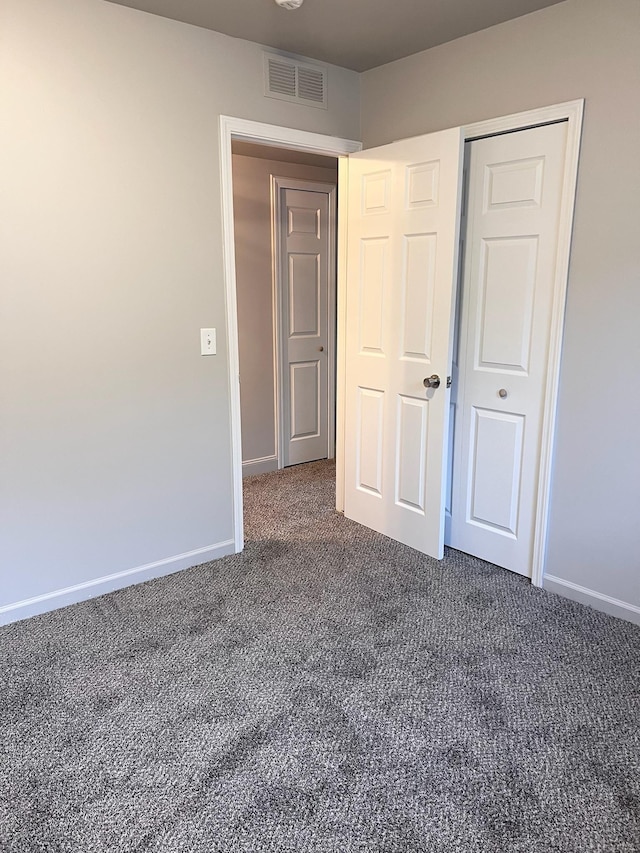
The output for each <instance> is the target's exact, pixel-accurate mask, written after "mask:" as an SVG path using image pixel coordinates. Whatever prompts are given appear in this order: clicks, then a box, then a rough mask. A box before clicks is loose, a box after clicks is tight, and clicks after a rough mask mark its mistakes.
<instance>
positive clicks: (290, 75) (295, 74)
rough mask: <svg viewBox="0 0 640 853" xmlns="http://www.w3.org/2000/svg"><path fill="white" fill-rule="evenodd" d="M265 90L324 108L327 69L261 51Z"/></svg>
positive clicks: (295, 101)
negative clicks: (262, 53)
mask: <svg viewBox="0 0 640 853" xmlns="http://www.w3.org/2000/svg"><path fill="white" fill-rule="evenodd" d="M264 93H265V95H266V96H267V97H268V98H278V99H279V100H281V101H292V102H293V103H296V104H306V106H308V107H320V108H321V109H325V110H326V108H327V69H326V68H323V67H322V66H320V65H307V64H305V63H302V62H298V60H297V59H290V58H289V57H288V56H279V55H277V54H273V53H265V54H264Z"/></svg>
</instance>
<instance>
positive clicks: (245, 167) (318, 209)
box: [232, 141, 337, 476]
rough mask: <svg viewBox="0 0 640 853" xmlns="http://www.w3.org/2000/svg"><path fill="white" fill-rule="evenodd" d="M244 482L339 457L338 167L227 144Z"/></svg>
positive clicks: (313, 157)
mask: <svg viewBox="0 0 640 853" xmlns="http://www.w3.org/2000/svg"><path fill="white" fill-rule="evenodd" d="M232 161H233V207H234V238H235V239H234V249H235V260H236V294H237V315H238V346H239V362H240V407H241V420H242V469H243V476H250V475H253V474H261V473H266V472H269V471H273V470H276V469H278V468H283V467H287V466H289V465H293V464H299V463H302V462H309V461H313V460H316V459H323V458H327V457H333V456H334V453H335V449H334V447H335V438H334V436H335V432H334V423H335V402H334V401H335V292H336V291H335V246H336V236H335V228H336V209H335V208H336V186H337V161H336V158H335V157H334V158H329V157H325V156H320V155H317V154H313V153H307V152H299V151H288V150H286V149H280V148H275V147H272V146H264V145H256V144H253V143H247V142H243V141H233V142H232Z"/></svg>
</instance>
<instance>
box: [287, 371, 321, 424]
mask: <svg viewBox="0 0 640 853" xmlns="http://www.w3.org/2000/svg"><path fill="white" fill-rule="evenodd" d="M289 372H290V388H291V441H299V440H300V439H303V438H312V437H313V438H316V437H318V436H319V435H320V428H321V427H320V363H319V362H318V361H306V362H304V361H303V362H298V363H294V364H291V365H289Z"/></svg>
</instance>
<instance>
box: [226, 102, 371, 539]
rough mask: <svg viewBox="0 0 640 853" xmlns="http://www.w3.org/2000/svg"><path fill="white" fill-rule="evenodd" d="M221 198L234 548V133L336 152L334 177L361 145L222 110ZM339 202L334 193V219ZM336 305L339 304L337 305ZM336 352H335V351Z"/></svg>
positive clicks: (238, 501)
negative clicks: (335, 205)
mask: <svg viewBox="0 0 640 853" xmlns="http://www.w3.org/2000/svg"><path fill="white" fill-rule="evenodd" d="M219 128H220V136H219V143H220V200H221V207H222V253H223V267H224V286H225V330H226V335H227V375H228V387H229V415H230V434H231V488H232V493H233V500H232V525H233V543H234V549H235V553H239V552H240V551H242V549H243V547H244V522H243V517H242V433H241V410H240V357H239V352H238V307H237V306H238V303H237V296H236V259H235V241H234V227H233V173H232V162H233V161H232V153H231V143H232V141H233V140H234V139H241V140H243V141H245V142H256V143H258V144H260V145H271V146H272V147H276V148H288V149H291V150H292V151H306V152H308V153H310V154H324V155H325V156H327V157H337V158H338V183H339V181H340V166H341V163H342V161H345V160H346V159H347V155H348V154H351V153H353V152H354V151H360V150H361V149H362V143H361V142H358V141H357V140H354V139H344V138H342V137H338V136H327V135H325V134H322V133H310V132H308V131H304V130H297V129H295V128H290V127H280V126H279V125H275V124H265V123H264V122H257V121H250V120H249V119H242V118H235V117H233V116H224V115H221V116H220V125H219ZM340 215H341V204H340V199H338V221H339V220H340ZM341 242H342V241H340V239H339V241H338V269H340V268H341V259H340V251H341ZM339 310H340V307H339V304H338V311H339ZM338 358H339V354H338Z"/></svg>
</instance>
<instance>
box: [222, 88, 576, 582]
mask: <svg viewBox="0 0 640 853" xmlns="http://www.w3.org/2000/svg"><path fill="white" fill-rule="evenodd" d="M583 113H584V100H583V99H580V100H575V101H568V102H566V103H561V104H553V105H551V106H546V107H540V108H538V109H533V110H526V111H524V112H519V113H513V114H511V115H507V116H499V117H497V118H492V119H488V120H486V121H480V122H474V123H473V124H468V125H465V126H464V128H463V133H464V139H465V141H470V140H472V139H477V138H479V137H482V136H491V135H494V134H499V133H509V132H511V131H514V130H524V129H525V128H528V127H535V126H537V125H541V124H547V123H550V122H557V121H561V120H566V121H567V122H568V128H567V146H566V152H565V171H564V179H563V187H562V203H561V209H560V220H559V228H558V248H557V254H556V271H555V281H554V296H553V307H552V313H551V321H550V324H551V329H550V341H549V355H548V362H547V363H548V369H547V388H546V392H545V405H544V419H543V428H542V441H541V454H540V467H539V472H538V490H537V495H538V496H537V505H536V522H535V532H534V547H533V561H532V573H531V582H532V584H533V585H534V586H542V579H543V576H544V565H545V558H546V545H547V528H548V518H549V505H550V497H551V475H552V463H553V445H554V437H555V426H556V412H557V401H558V389H559V379H560V356H561V350H562V337H563V331H564V313H565V312H564V307H565V301H566V293H567V284H568V277H569V257H570V249H571V232H572V227H573V215H574V203H575V193H576V185H577V176H578V159H579V152H580V140H581V135H582V120H583ZM232 139H244V140H246V141H251V142H258V143H260V144H263V145H272V146H277V147H280V148H290V149H293V150H300V151H308V152H313V153H316V154H325V155H328V156H333V157H337V158H338V187H340V186H341V185H343V186H346V178H347V175H348V156H347V155H348V154H350V153H353V152H355V151H360V150H362V144H361V143H360V142H357V141H355V140H348V139H341V138H339V137H334V136H326V135H324V134H316V133H308V132H306V131H300V130H296V129H293V128H285V127H279V126H277V125H269V124H263V123H261V122H254V121H249V120H247V119H238V118H233V117H231V116H220V179H221V201H222V231H223V256H224V277H225V300H226V331H227V344H228V373H229V398H230V416H231V457H232V488H233V540H234V546H235V550H236V553H237V552H239V551H241V550H242V548H243V545H244V530H243V518H242V450H241V433H240V385H239V357H238V320H237V308H236V273H235V252H234V233H233V183H232V173H231V163H232V160H231V142H232ZM347 213H348V211H347V207H346V193H340V192H339V194H338V253H337V270H338V271H337V326H338V336H337V356H336V358H337V379H336V383H337V384H336V509H337V510H338V511H343V510H344V402H345V401H344V392H345V367H346V364H345V350H344V336H345V331H346V308H345V294H346V268H347V263H346V262H347V259H346V252H345V246H346V239H345V238H346V230H347Z"/></svg>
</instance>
